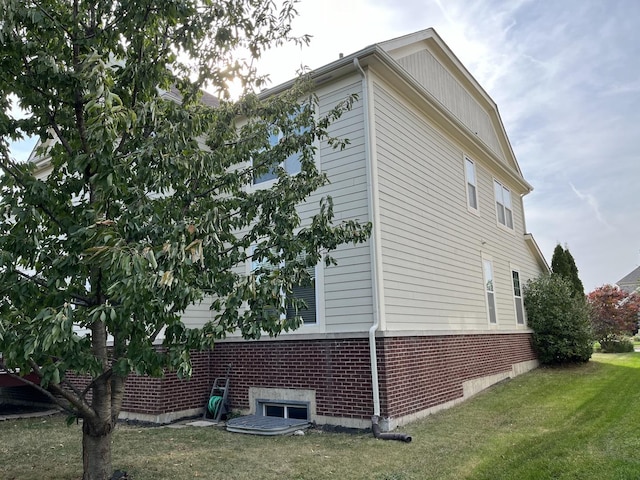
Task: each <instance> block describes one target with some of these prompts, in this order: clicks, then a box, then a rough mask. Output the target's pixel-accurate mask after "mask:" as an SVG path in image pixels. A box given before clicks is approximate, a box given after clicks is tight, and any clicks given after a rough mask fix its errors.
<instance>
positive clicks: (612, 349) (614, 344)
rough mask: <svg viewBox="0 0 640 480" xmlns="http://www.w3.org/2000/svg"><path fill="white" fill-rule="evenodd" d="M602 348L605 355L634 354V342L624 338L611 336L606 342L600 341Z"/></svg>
mask: <svg viewBox="0 0 640 480" xmlns="http://www.w3.org/2000/svg"><path fill="white" fill-rule="evenodd" d="M600 348H601V349H602V351H603V352H604V353H627V352H633V342H632V341H631V339H630V338H628V337H624V336H618V335H615V336H611V337H609V338H607V339H606V340H600Z"/></svg>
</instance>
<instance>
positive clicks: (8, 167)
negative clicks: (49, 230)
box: [0, 158, 65, 231]
mask: <svg viewBox="0 0 640 480" xmlns="http://www.w3.org/2000/svg"><path fill="white" fill-rule="evenodd" d="M0 168H2V170H4V171H5V172H6V173H8V174H9V175H11V176H12V177H13V179H14V180H15V181H16V182H18V184H19V185H20V186H21V187H22V188H23V189H25V190H26V189H27V185H26V184H25V182H24V180H23V179H22V178H21V176H20V175H18V174H17V173H16V172H19V171H20V169H19V168H18V166H17V165H16V164H15V163H14V162H13V161H11V160H10V159H8V158H5V159H4V160H0ZM14 170H15V171H14ZM35 206H36V207H38V208H39V209H40V210H42V211H43V212H44V213H45V214H46V215H47V216H48V217H49V218H50V219H51V221H52V222H53V223H55V224H56V225H57V226H58V228H60V230H62V231H65V229H64V227H63V225H62V223H60V220H58V218H57V217H56V216H55V215H54V214H53V212H52V211H51V210H49V209H48V208H47V207H46V206H45V205H44V204H43V203H42V202H39V203H36V204H35Z"/></svg>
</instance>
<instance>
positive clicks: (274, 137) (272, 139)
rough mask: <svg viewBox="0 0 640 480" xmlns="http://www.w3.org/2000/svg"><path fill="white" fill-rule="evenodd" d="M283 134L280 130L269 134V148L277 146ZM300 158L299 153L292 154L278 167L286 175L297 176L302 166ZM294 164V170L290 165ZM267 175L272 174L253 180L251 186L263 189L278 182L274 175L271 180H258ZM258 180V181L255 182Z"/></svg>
mask: <svg viewBox="0 0 640 480" xmlns="http://www.w3.org/2000/svg"><path fill="white" fill-rule="evenodd" d="M282 137H283V134H282V132H281V131H280V130H278V131H277V133H273V132H272V133H271V134H270V135H269V145H270V146H272V147H273V146H275V145H277V144H278V143H279V142H280V140H282ZM300 156H301V153H300V152H296V153H292V154H291V155H289V156H288V157H287V158H285V159H284V161H282V162H280V164H279V166H280V167H282V168H284V170H285V172H287V174H289V175H297V174H298V173H300V171H301V169H302V164H301V162H300ZM296 160H297V161H296ZM294 161H296V162H295V165H296V168H292V163H293V162H294ZM269 174H273V173H272V172H267V173H265V174H264V175H262V177H259V178H254V179H253V181H252V186H253V187H254V188H261V187H262V188H264V186H271V185H273V184H274V183H275V182H276V181H277V180H278V176H277V175H275V176H273V177H272V178H267V179H266V180H260V179H261V178H263V177H266V176H267V175H269ZM257 180H260V181H257Z"/></svg>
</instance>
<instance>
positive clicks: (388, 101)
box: [374, 82, 539, 331]
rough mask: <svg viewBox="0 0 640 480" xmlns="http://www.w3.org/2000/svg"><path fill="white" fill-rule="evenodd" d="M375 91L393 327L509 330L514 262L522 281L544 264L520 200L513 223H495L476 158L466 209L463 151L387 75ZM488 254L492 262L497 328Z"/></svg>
mask: <svg viewBox="0 0 640 480" xmlns="http://www.w3.org/2000/svg"><path fill="white" fill-rule="evenodd" d="M374 91H375V96H374V98H375V100H374V102H375V103H374V105H375V125H376V146H377V161H378V174H379V192H380V221H381V233H382V249H383V276H384V294H385V306H386V328H387V330H392V331H393V330H417V331H420V330H426V331H448V330H455V331H458V330H489V329H491V330H496V329H497V330H513V329H514V328H516V319H515V309H514V304H513V290H512V286H511V270H510V262H511V263H512V264H516V265H518V266H519V268H520V271H521V273H522V276H523V281H525V280H526V278H529V277H533V276H536V275H537V274H538V273H539V267H538V266H537V264H536V261H535V259H534V258H533V256H532V254H531V253H530V250H529V249H528V247H527V246H526V244H525V242H524V239H523V233H524V231H523V229H524V226H523V211H522V201H521V199H520V198H519V197H517V196H512V203H513V215H514V231H507V230H506V229H504V228H499V227H498V225H497V221H496V215H495V203H494V202H495V200H494V195H493V178H494V176H493V173H492V172H491V171H490V170H489V168H488V165H489V164H488V159H480V158H472V159H473V160H474V161H475V162H476V176H477V186H478V191H477V193H478V207H479V208H478V213H477V214H476V213H472V212H469V210H468V209H467V204H466V191H465V189H466V179H465V172H464V154H465V152H463V151H462V150H461V149H460V148H458V147H457V146H456V145H455V143H454V142H453V140H451V138H452V137H450V136H448V135H447V134H446V132H442V131H439V130H438V129H436V127H434V126H433V125H432V124H430V122H429V121H428V119H427V118H425V117H424V116H423V115H421V114H420V113H419V112H418V111H417V110H415V109H414V108H413V107H412V106H411V105H409V104H408V103H405V102H404V101H403V100H402V97H401V96H400V95H399V94H398V93H397V92H395V91H393V90H392V89H391V88H390V87H388V86H387V85H386V84H382V82H374ZM501 180H504V179H501ZM506 185H507V186H508V183H506ZM483 254H485V255H487V256H490V257H491V258H492V259H493V267H494V277H495V295H496V307H497V314H498V325H497V326H491V327H490V326H489V323H488V318H487V311H486V302H485V290H484V285H483V273H482V255H483ZM521 328H522V327H521Z"/></svg>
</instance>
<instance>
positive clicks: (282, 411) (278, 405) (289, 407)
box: [258, 400, 309, 420]
mask: <svg viewBox="0 0 640 480" xmlns="http://www.w3.org/2000/svg"><path fill="white" fill-rule="evenodd" d="M258 412H259V415H261V416H263V417H280V418H293V419H296V420H309V404H308V403H306V402H278V401H275V402H271V401H268V400H263V401H260V400H259V401H258Z"/></svg>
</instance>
